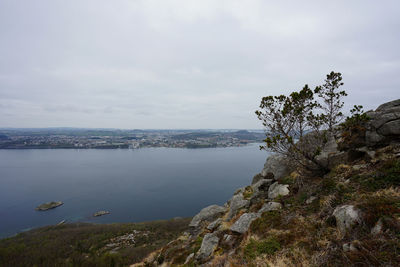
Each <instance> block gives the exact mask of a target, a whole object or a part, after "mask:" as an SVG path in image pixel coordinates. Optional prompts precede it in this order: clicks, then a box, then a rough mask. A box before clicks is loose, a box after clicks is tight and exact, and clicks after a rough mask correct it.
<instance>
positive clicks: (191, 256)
mask: <svg viewBox="0 0 400 267" xmlns="http://www.w3.org/2000/svg"><path fill="white" fill-rule="evenodd" d="M193 258H194V253H191V254H190V255H189V256H187V258H186V260H185V262H184V263H183V264H184V265H186V264H189V262H190V261H191V260H193Z"/></svg>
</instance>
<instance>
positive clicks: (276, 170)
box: [261, 154, 293, 180]
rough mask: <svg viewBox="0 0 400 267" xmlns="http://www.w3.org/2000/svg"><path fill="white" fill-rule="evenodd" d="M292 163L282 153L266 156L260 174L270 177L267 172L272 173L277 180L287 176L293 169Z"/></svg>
mask: <svg viewBox="0 0 400 267" xmlns="http://www.w3.org/2000/svg"><path fill="white" fill-rule="evenodd" d="M292 165H293V164H290V162H289V160H288V159H287V158H285V157H284V156H283V155H279V154H273V155H271V156H269V157H268V158H267V160H266V162H265V164H264V168H263V170H262V171H261V175H262V176H264V177H267V176H269V177H271V174H269V173H272V174H273V176H274V179H275V180H279V179H282V178H284V177H286V176H288V175H289V174H290V173H291V172H292V171H293V167H292Z"/></svg>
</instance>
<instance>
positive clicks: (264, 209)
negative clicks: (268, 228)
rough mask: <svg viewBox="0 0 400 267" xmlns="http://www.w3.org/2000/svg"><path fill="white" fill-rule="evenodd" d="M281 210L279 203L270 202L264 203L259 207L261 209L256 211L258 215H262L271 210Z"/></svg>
mask: <svg viewBox="0 0 400 267" xmlns="http://www.w3.org/2000/svg"><path fill="white" fill-rule="evenodd" d="M281 208H282V204H281V203H278V202H272V201H271V202H268V203H265V204H264V205H263V206H262V207H261V209H259V210H258V213H261V214H262V213H264V212H267V211H271V210H280V209H281Z"/></svg>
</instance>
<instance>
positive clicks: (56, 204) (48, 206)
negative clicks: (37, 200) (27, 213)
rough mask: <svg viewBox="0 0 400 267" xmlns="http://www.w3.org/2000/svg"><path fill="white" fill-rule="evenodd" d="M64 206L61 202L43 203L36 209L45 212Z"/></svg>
mask: <svg viewBox="0 0 400 267" xmlns="http://www.w3.org/2000/svg"><path fill="white" fill-rule="evenodd" d="M62 204H64V203H63V202H61V201H52V202H47V203H43V204H41V205H39V206H37V207H36V208H35V210H38V211H45V210H49V209H54V208H57V207H59V206H61V205H62Z"/></svg>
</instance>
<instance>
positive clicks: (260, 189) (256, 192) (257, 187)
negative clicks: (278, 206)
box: [251, 179, 273, 198]
mask: <svg viewBox="0 0 400 267" xmlns="http://www.w3.org/2000/svg"><path fill="white" fill-rule="evenodd" d="M272 183H273V180H272V179H261V180H260V181H258V182H257V183H255V184H253V185H251V188H252V189H253V195H252V196H251V198H258V197H264V198H265V197H267V195H268V188H269V187H270V185H271V184H272Z"/></svg>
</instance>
